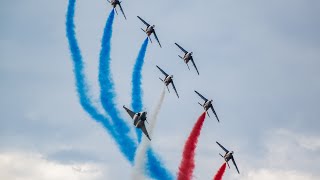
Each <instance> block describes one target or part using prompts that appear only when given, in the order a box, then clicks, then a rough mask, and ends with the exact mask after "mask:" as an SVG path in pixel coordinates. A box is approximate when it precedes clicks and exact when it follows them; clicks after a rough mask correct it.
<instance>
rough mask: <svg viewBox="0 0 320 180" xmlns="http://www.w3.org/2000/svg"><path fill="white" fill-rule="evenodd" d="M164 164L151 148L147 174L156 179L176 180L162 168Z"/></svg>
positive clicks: (148, 153) (148, 154)
mask: <svg viewBox="0 0 320 180" xmlns="http://www.w3.org/2000/svg"><path fill="white" fill-rule="evenodd" d="M162 164H163V163H162V162H161V161H160V159H159V157H157V155H156V154H155V153H154V151H153V150H152V149H151V148H149V149H148V152H147V163H146V168H147V173H148V174H149V175H150V176H151V177H152V178H154V179H161V180H162V179H165V180H173V179H175V178H174V177H173V176H172V174H171V173H170V172H169V171H168V170H167V169H166V168H165V167H163V166H162Z"/></svg>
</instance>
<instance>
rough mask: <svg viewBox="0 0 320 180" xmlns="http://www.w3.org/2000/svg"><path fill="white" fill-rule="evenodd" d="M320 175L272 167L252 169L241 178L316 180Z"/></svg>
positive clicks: (252, 179)
mask: <svg viewBox="0 0 320 180" xmlns="http://www.w3.org/2000/svg"><path fill="white" fill-rule="evenodd" d="M319 178H320V177H315V176H312V175H310V174H306V173H301V172H297V171H281V170H270V169H259V170H256V171H250V172H249V173H248V174H247V175H246V176H243V177H242V178H241V179H245V180H256V179H259V180H278V179H290V180H316V179H319Z"/></svg>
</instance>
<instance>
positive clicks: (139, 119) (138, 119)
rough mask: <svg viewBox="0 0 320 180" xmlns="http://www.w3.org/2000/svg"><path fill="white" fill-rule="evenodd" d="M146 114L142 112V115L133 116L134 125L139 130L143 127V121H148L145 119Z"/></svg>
mask: <svg viewBox="0 0 320 180" xmlns="http://www.w3.org/2000/svg"><path fill="white" fill-rule="evenodd" d="M145 114H146V112H142V113H140V112H139V113H136V114H135V115H134V116H133V125H134V126H136V127H137V128H140V127H141V125H142V121H145V120H146V119H145V118H144V119H143V117H146V115H145Z"/></svg>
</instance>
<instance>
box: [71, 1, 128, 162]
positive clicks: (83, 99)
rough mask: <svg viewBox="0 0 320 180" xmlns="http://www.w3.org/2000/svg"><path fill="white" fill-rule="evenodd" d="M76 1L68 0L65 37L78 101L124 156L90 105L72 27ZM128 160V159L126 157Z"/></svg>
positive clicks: (111, 131) (109, 127) (105, 121)
mask: <svg viewBox="0 0 320 180" xmlns="http://www.w3.org/2000/svg"><path fill="white" fill-rule="evenodd" d="M75 3H76V0H69V5H68V10H67V15H66V35H67V38H68V42H69V48H70V51H71V56H72V60H73V65H74V69H73V71H74V75H75V80H76V87H77V93H78V97H79V100H80V104H81V106H82V108H83V109H84V110H85V111H86V112H87V113H88V114H89V115H90V116H91V117H92V118H93V119H95V120H96V121H97V122H99V123H101V124H102V125H103V126H104V128H105V129H106V130H107V131H108V133H109V134H110V135H111V136H112V137H113V139H114V140H115V141H116V143H117V146H118V147H119V149H120V150H121V152H122V153H123V154H125V150H126V146H125V145H123V144H122V142H121V141H120V140H119V139H118V136H119V135H118V134H117V133H116V132H115V131H114V129H113V127H112V125H111V123H110V121H109V119H107V118H106V117H105V116H104V115H102V114H101V113H99V112H98V111H97V109H96V108H95V107H94V106H93V105H92V102H91V100H90V97H89V95H88V91H89V87H88V85H87V83H86V78H85V75H84V65H83V60H82V56H81V52H80V48H79V46H78V42H77V39H76V34H75V25H74V11H75ZM127 159H128V157H127Z"/></svg>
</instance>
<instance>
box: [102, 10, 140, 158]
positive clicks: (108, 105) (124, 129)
mask: <svg viewBox="0 0 320 180" xmlns="http://www.w3.org/2000/svg"><path fill="white" fill-rule="evenodd" d="M113 20H114V10H111V12H110V14H109V17H108V19H107V22H106V25H105V28H104V31H103V32H104V33H103V37H102V40H101V51H100V62H99V84H100V88H101V89H100V99H101V103H102V106H103V108H104V109H105V111H106V112H107V113H108V114H109V116H110V117H111V118H112V122H113V126H114V128H115V130H116V131H117V132H118V133H119V136H118V137H117V140H118V141H120V142H121V145H123V146H124V147H126V148H124V149H123V150H124V151H123V153H124V154H125V156H126V157H127V158H128V159H129V161H130V162H131V163H133V160H134V152H135V150H136V148H137V147H136V143H135V142H134V141H133V139H132V138H131V137H130V134H129V133H130V129H129V127H128V125H127V124H126V122H125V121H124V120H123V119H122V118H121V117H120V114H119V112H118V110H117V109H116V104H115V100H114V99H115V96H116V95H115V92H114V83H113V79H112V76H111V70H110V63H111V56H110V52H111V37H112V26H113Z"/></svg>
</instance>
